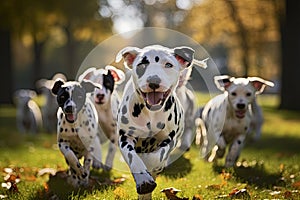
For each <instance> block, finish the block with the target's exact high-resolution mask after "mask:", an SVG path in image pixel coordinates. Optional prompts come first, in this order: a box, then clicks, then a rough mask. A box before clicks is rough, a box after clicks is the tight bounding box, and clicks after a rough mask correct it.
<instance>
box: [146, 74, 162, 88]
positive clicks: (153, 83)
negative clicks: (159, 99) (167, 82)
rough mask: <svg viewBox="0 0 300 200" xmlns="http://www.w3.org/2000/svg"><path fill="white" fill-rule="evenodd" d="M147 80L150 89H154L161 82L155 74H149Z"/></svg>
mask: <svg viewBox="0 0 300 200" xmlns="http://www.w3.org/2000/svg"><path fill="white" fill-rule="evenodd" d="M147 82H148V83H149V87H150V88H151V89H152V90H155V89H157V88H159V84H160V82H161V79H160V78H159V77H158V76H157V75H154V76H149V77H148V78H147Z"/></svg>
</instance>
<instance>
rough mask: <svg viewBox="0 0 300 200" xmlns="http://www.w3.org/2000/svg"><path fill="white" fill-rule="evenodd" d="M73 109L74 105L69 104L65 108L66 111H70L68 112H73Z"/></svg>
mask: <svg viewBox="0 0 300 200" xmlns="http://www.w3.org/2000/svg"><path fill="white" fill-rule="evenodd" d="M73 110H74V109H73V106H67V107H66V109H65V111H66V112H68V113H71V112H73Z"/></svg>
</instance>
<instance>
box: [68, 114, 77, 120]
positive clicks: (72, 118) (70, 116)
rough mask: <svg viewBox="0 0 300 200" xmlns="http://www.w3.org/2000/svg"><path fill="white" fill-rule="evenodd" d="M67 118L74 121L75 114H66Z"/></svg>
mask: <svg viewBox="0 0 300 200" xmlns="http://www.w3.org/2000/svg"><path fill="white" fill-rule="evenodd" d="M67 119H68V120H69V121H75V115H73V114H67Z"/></svg>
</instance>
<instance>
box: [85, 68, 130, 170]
mask: <svg viewBox="0 0 300 200" xmlns="http://www.w3.org/2000/svg"><path fill="white" fill-rule="evenodd" d="M124 79H125V74H124V72H123V71H121V70H119V69H116V68H115V67H113V66H109V65H108V66H106V67H105V68H104V69H96V68H95V67H91V68H89V69H87V70H86V71H85V72H83V73H82V74H81V75H80V76H79V81H80V82H81V81H82V80H90V81H92V82H93V83H94V84H95V85H97V86H98V87H96V88H95V90H94V92H93V93H91V95H90V99H91V101H92V102H93V103H94V105H95V108H96V110H97V113H98V123H99V125H100V130H99V137H100V141H101V143H103V142H105V141H107V139H109V141H110V143H109V149H108V153H107V156H106V161H105V166H103V167H104V170H107V171H108V170H111V169H112V166H113V160H114V157H115V153H116V150H117V146H118V135H117V132H116V127H117V125H116V121H117V111H118V106H119V99H120V97H119V95H118V93H117V92H116V91H115V87H116V85H117V84H121V83H122V82H123V81H124Z"/></svg>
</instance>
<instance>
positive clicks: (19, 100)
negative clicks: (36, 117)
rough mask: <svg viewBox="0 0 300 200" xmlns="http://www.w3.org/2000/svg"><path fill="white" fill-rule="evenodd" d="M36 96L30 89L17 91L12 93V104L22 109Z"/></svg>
mask: <svg viewBox="0 0 300 200" xmlns="http://www.w3.org/2000/svg"><path fill="white" fill-rule="evenodd" d="M36 96H37V94H36V92H35V91H33V90H30V89H19V90H17V91H16V92H15V93H14V103H15V104H16V105H17V106H19V107H20V108H23V107H24V106H26V105H27V104H28V102H29V101H30V100H32V99H33V98H35V97H36Z"/></svg>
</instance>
